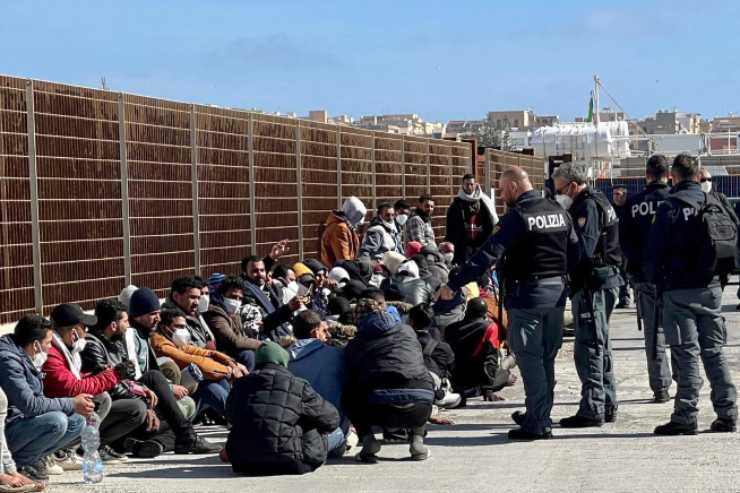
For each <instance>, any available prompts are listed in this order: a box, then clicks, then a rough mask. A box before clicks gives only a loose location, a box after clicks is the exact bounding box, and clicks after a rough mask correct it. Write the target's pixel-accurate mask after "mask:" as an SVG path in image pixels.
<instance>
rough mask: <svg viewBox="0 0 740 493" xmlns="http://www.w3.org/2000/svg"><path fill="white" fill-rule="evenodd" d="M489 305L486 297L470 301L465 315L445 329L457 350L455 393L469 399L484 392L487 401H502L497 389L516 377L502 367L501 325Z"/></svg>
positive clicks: (449, 340)
mask: <svg viewBox="0 0 740 493" xmlns="http://www.w3.org/2000/svg"><path fill="white" fill-rule="evenodd" d="M487 313H488V305H487V304H486V302H485V300H484V299H482V298H473V299H471V300H470V301H469V302H468V306H467V310H466V311H465V318H464V319H463V320H461V321H459V322H455V323H453V324H452V325H449V326H448V327H447V328H446V329H445V336H444V337H445V340H446V341H447V342H448V343H449V345H450V347H452V350H453V351H454V352H455V361H456V362H457V363H456V367H455V370H454V372H453V373H452V385H453V387H454V389H455V392H458V393H460V394H462V395H463V405H464V403H465V399H466V398H469V397H475V396H477V395H482V396H483V398H484V399H485V400H490V401H493V400H499V399H500V398H499V397H498V396H496V395H495V392H497V391H499V390H501V389H502V388H503V387H504V386H506V385H510V384H511V383H513V382H510V379H512V378H513V377H512V376H511V375H510V373H509V372H508V371H507V370H499V345H500V340H499V333H498V325H496V324H495V323H493V322H491V321H490V320H489V319H488V318H487Z"/></svg>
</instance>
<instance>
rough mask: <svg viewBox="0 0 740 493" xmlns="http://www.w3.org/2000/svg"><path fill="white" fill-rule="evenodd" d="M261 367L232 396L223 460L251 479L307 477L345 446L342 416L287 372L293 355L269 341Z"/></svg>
mask: <svg viewBox="0 0 740 493" xmlns="http://www.w3.org/2000/svg"><path fill="white" fill-rule="evenodd" d="M255 360H256V369H255V371H254V372H253V373H251V374H249V375H247V376H246V377H244V378H242V379H239V380H238V381H237V382H236V383H235V384H234V389H233V390H232V392H231V395H230V396H229V401H228V404H227V413H228V417H229V421H230V422H231V423H232V428H231V431H230V432H229V437H228V439H227V441H226V449H225V453H222V458H224V459H226V460H228V461H229V462H231V465H232V468H233V470H234V472H236V473H241V474H247V475H250V476H270V475H277V474H305V473H307V472H311V471H314V470H315V469H317V468H318V467H319V466H321V465H322V464H323V463H324V462H326V458H327V455H328V453H329V452H330V451H332V450H334V449H336V448H338V447H344V435H343V434H342V433H341V430H339V431H338V432H337V427H338V426H339V414H338V413H337V410H336V409H335V408H334V406H332V405H331V404H330V403H329V402H327V401H325V400H324V399H323V398H322V397H321V396H320V395H319V394H318V393H317V392H316V391H315V390H314V389H313V388H312V387H311V385H310V384H309V383H308V382H306V381H305V380H303V379H300V378H298V377H295V376H293V374H291V373H290V371H289V370H288V353H287V352H286V351H285V350H284V349H283V348H281V347H280V346H278V345H277V344H275V343H274V342H271V341H267V342H265V343H264V344H262V345H261V346H260V347H259V349H257V351H256V353H255Z"/></svg>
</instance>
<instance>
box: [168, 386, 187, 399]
mask: <svg viewBox="0 0 740 493" xmlns="http://www.w3.org/2000/svg"><path fill="white" fill-rule="evenodd" d="M172 393H173V394H175V399H177V400H178V401H179V400H180V399H182V398H183V397H187V396H188V394H190V392H188V389H186V388H185V387H183V386H182V385H173V386H172Z"/></svg>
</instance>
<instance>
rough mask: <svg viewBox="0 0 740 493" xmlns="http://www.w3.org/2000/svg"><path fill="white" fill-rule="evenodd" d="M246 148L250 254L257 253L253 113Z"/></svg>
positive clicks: (250, 117) (250, 115)
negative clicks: (247, 157) (247, 152)
mask: <svg viewBox="0 0 740 493" xmlns="http://www.w3.org/2000/svg"><path fill="white" fill-rule="evenodd" d="M247 149H248V151H249V232H250V234H251V240H252V255H257V197H256V196H255V194H256V190H257V187H256V186H255V184H254V180H255V172H254V113H250V114H249V135H247Z"/></svg>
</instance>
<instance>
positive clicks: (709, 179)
mask: <svg viewBox="0 0 740 493" xmlns="http://www.w3.org/2000/svg"><path fill="white" fill-rule="evenodd" d="M699 181H700V182H702V183H705V182H708V181H712V179H711V178H702V179H700V180H699Z"/></svg>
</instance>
